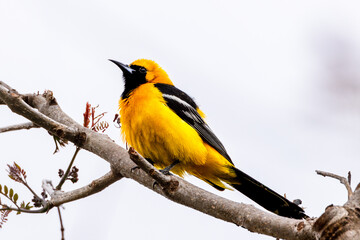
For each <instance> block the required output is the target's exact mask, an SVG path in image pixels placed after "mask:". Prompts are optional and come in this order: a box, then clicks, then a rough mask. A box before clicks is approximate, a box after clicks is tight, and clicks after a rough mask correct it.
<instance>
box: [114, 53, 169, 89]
mask: <svg viewBox="0 0 360 240" xmlns="http://www.w3.org/2000/svg"><path fill="white" fill-rule="evenodd" d="M109 60H110V61H111V62H113V63H115V64H116V65H117V66H118V67H119V68H120V69H121V70H122V72H123V78H124V81H125V91H126V92H127V93H129V92H130V91H131V90H133V89H135V88H136V87H138V86H140V85H141V84H145V83H165V84H169V85H173V83H172V82H171V80H170V78H169V76H168V75H167V73H166V72H165V71H164V70H163V69H162V68H161V67H160V66H159V65H158V64H157V63H156V62H154V61H152V60H148V59H138V60H136V61H134V62H133V63H131V64H130V65H126V64H123V63H120V62H118V61H115V60H111V59H109Z"/></svg>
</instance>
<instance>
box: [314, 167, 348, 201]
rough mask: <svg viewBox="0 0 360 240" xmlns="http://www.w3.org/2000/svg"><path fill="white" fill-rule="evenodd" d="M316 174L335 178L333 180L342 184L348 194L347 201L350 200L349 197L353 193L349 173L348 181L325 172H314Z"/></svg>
mask: <svg viewBox="0 0 360 240" xmlns="http://www.w3.org/2000/svg"><path fill="white" fill-rule="evenodd" d="M316 173H317V174H319V175H321V176H324V177H331V178H335V179H337V180H339V181H340V182H341V183H342V184H344V185H345V187H346V190H347V192H348V199H350V197H351V195H352V194H353V191H352V189H351V186H350V181H351V173H350V172H349V173H348V179H349V180H348V179H346V178H345V177H342V176H339V175H336V174H334V173H329V172H325V171H320V170H316Z"/></svg>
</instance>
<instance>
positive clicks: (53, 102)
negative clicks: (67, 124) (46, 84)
mask: <svg viewBox="0 0 360 240" xmlns="http://www.w3.org/2000/svg"><path fill="white" fill-rule="evenodd" d="M43 97H44V98H45V99H46V102H47V103H48V104H49V106H52V105H58V103H57V101H56V98H55V97H54V93H53V92H52V91H50V90H46V91H45V92H44V93H43Z"/></svg>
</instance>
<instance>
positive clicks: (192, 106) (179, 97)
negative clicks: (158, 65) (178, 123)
mask: <svg viewBox="0 0 360 240" xmlns="http://www.w3.org/2000/svg"><path fill="white" fill-rule="evenodd" d="M155 87H156V88H158V89H159V90H160V92H161V93H162V96H163V98H164V99H165V100H166V104H167V105H168V107H169V108H170V109H171V110H173V111H174V112H175V113H176V114H177V115H178V116H179V117H180V118H181V119H182V120H184V121H185V122H186V123H187V124H189V125H190V126H191V127H193V128H194V129H195V130H196V131H197V132H198V134H199V135H200V137H201V138H202V139H203V140H204V141H205V142H206V143H208V144H209V145H210V146H211V147H213V148H214V149H215V150H216V151H218V152H219V153H220V154H221V155H222V156H223V157H225V158H226V159H227V160H228V161H229V162H231V163H233V162H232V161H231V159H230V156H229V155H228V154H227V152H226V150H225V147H224V146H223V145H222V143H221V142H220V140H219V139H218V138H217V137H216V136H215V134H214V133H213V132H212V131H211V129H210V127H209V126H208V125H207V124H206V123H205V121H204V119H203V118H202V117H201V116H200V115H199V113H198V112H197V111H196V109H198V106H197V105H196V103H195V102H194V100H193V99H192V98H191V97H190V96H189V95H187V94H186V93H184V92H183V91H181V90H180V89H178V88H176V87H174V86H172V85H169V84H163V83H156V84H155Z"/></svg>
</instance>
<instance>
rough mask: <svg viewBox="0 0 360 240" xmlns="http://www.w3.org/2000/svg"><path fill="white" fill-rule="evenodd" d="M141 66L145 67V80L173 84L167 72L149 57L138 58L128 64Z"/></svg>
mask: <svg viewBox="0 0 360 240" xmlns="http://www.w3.org/2000/svg"><path fill="white" fill-rule="evenodd" d="M133 65H136V66H141V67H144V68H146V70H147V73H146V77H145V78H146V80H147V81H148V82H150V83H165V84H169V85H174V84H173V83H172V81H171V80H170V78H169V76H168V75H167V73H166V72H165V71H164V69H162V68H161V67H160V66H159V64H157V63H156V62H154V61H153V60H149V59H138V60H136V61H134V62H132V63H131V64H130V66H133Z"/></svg>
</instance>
